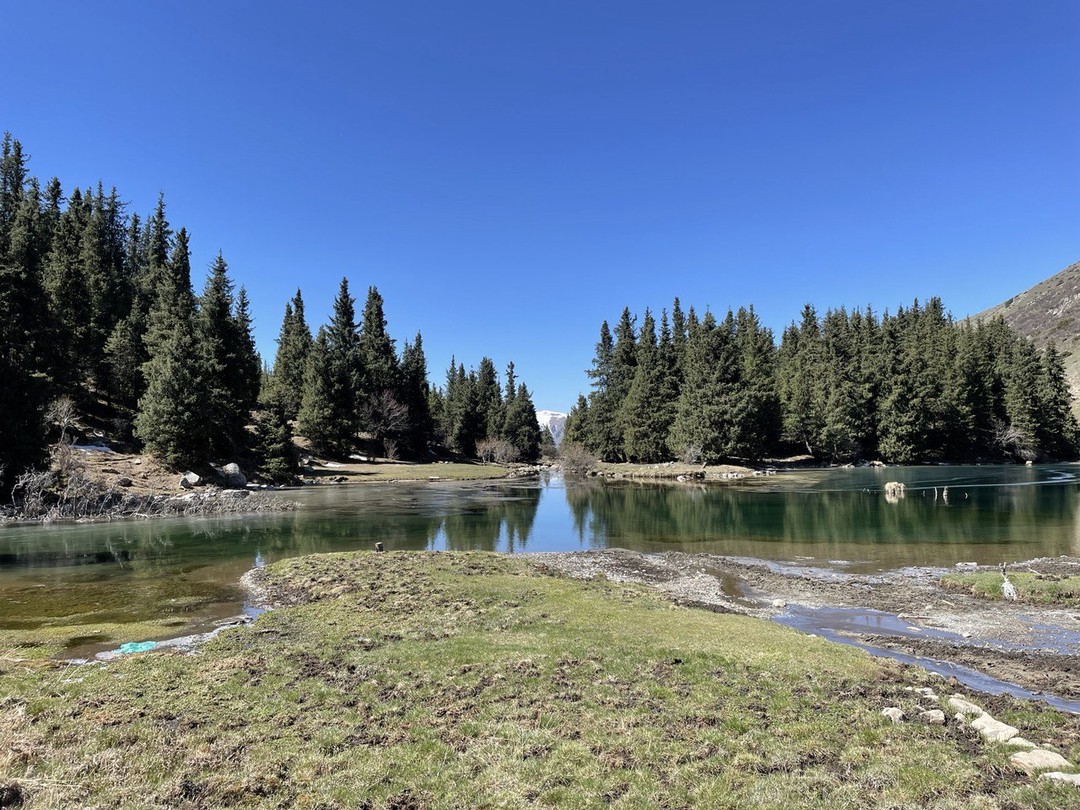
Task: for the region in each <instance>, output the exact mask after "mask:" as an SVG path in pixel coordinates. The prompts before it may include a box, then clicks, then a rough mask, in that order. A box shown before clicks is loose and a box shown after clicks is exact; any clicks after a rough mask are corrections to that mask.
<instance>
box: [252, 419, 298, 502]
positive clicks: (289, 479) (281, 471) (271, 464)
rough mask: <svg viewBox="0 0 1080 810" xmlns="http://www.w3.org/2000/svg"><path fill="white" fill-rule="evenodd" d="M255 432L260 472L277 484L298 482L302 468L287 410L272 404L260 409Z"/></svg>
mask: <svg viewBox="0 0 1080 810" xmlns="http://www.w3.org/2000/svg"><path fill="white" fill-rule="evenodd" d="M255 431H256V448H257V450H258V453H259V462H260V463H259V474H260V475H261V476H262V477H263V478H265V479H266V480H268V481H270V482H271V483H274V484H281V485H286V486H287V485H289V484H293V483H295V482H296V478H297V475H298V473H299V471H300V467H299V464H298V459H297V452H296V447H295V446H294V445H293V441H292V431H291V430H290V429H289V417H288V414H286V413H285V409H284V408H282V407H281V405H280V404H279V403H276V402H274V403H270V404H269V405H268V406H267V407H265V408H264V409H263V410H262V411H261V412H260V414H259V418H258V420H257V421H256V426H255Z"/></svg>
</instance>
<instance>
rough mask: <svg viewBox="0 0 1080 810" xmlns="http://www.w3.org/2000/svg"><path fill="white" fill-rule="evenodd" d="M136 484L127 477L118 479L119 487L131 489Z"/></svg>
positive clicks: (123, 476)
mask: <svg viewBox="0 0 1080 810" xmlns="http://www.w3.org/2000/svg"><path fill="white" fill-rule="evenodd" d="M134 483H135V482H134V481H132V480H131V479H130V478H128V477H127V476H126V475H121V476H120V477H119V478H117V479H116V485H117V486H118V487H130V486H131V485H132V484H134Z"/></svg>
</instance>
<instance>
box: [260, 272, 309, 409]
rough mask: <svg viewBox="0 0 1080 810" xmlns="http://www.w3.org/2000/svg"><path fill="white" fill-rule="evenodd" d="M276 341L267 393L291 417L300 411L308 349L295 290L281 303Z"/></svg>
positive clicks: (307, 337)
mask: <svg viewBox="0 0 1080 810" xmlns="http://www.w3.org/2000/svg"><path fill="white" fill-rule="evenodd" d="M277 344H278V348H277V354H276V355H275V357H274V368H273V374H272V375H271V378H270V387H269V391H268V392H267V395H268V397H269V398H270V399H271V400H273V401H274V402H277V403H279V404H280V405H281V407H282V408H284V409H285V413H286V414H287V415H288V417H289V418H290V419H295V418H296V416H297V414H298V413H299V412H300V399H301V397H302V396H303V386H304V367H305V365H306V363H307V356H308V353H309V352H310V351H311V329H310V328H309V327H308V325H307V320H306V319H305V317H304V299H303V297H302V296H301V294H300V290H299V289H298V290H297V291H296V295H295V296H293V299H292V301H290V302H288V303H286V304H285V317H284V318H283V319H282V322H281V331H280V333H279V334H278V341H277Z"/></svg>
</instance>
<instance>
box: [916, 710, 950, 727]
mask: <svg viewBox="0 0 1080 810" xmlns="http://www.w3.org/2000/svg"><path fill="white" fill-rule="evenodd" d="M919 719H920V720H922V721H923V722H924V723H929V724H930V725H931V726H943V725H945V712H943V711H942V710H941V709H930V710H928V711H925V712H919Z"/></svg>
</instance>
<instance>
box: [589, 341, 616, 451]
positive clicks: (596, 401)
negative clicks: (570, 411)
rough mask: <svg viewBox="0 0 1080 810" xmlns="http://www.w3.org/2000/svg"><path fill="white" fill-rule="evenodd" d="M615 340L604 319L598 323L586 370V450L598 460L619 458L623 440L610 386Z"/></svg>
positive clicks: (612, 374) (612, 389)
mask: <svg viewBox="0 0 1080 810" xmlns="http://www.w3.org/2000/svg"><path fill="white" fill-rule="evenodd" d="M614 357H615V341H614V338H612V336H611V330H610V328H609V327H608V323H607V321H604V322H603V323H602V324H601V325H600V339H599V340H598V341H597V342H596V354H595V356H594V357H593V363H592V368H590V369H589V370H588V371H587V372H586V373H587V374H588V375H589V378H590V379H591V381H592V382H591V385H592V389H593V390H592V393H590V394H589V429H588V432H587V439H588V443H587V444H586V445H585V446H586V449H588V450H589V451H590V452H592V453H595V454H596V455H597V456H599V457H600V459H601V460H602V461H616V460H618V459H619V458H620V457H621V453H622V447H623V440H622V434H621V432H620V430H619V419H618V416H619V409H618V397H617V395H616V393H615V391H614V388H613V380H614V377H615V368H614V366H615V361H614Z"/></svg>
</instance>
